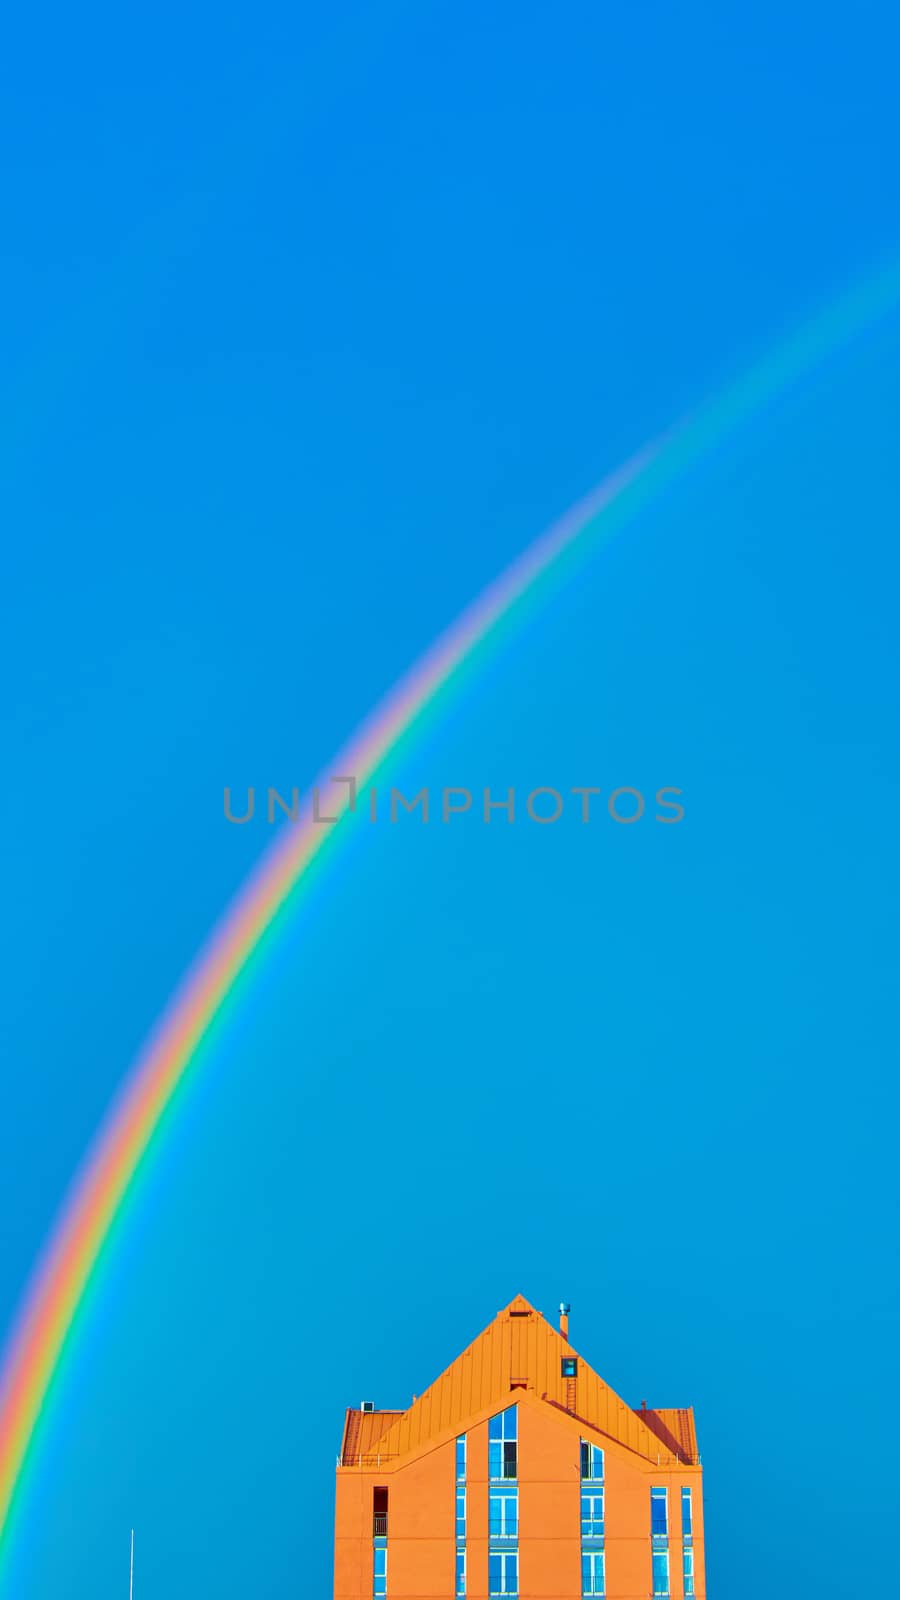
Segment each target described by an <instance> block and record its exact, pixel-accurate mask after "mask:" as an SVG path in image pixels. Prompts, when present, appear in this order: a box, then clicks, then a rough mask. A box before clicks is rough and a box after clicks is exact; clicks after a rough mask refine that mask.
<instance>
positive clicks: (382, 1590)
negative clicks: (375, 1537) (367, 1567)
mask: <svg viewBox="0 0 900 1600" xmlns="http://www.w3.org/2000/svg"><path fill="white" fill-rule="evenodd" d="M373 1569H374V1574H375V1576H374V1579H373V1583H372V1593H373V1595H375V1596H380V1595H386V1594H387V1549H386V1548H385V1546H384V1545H383V1544H382V1545H376V1546H375V1549H374V1551H373Z"/></svg>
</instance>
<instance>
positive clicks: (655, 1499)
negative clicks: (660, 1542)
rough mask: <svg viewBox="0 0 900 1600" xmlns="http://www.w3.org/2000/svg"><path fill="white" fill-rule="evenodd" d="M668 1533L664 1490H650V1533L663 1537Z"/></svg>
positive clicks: (667, 1515)
mask: <svg viewBox="0 0 900 1600" xmlns="http://www.w3.org/2000/svg"><path fill="white" fill-rule="evenodd" d="M668 1531H669V1514H668V1507H667V1501H666V1491H665V1489H651V1490H650V1532H651V1533H655V1534H662V1535H665V1534H666V1533H668Z"/></svg>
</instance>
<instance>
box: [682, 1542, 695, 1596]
mask: <svg viewBox="0 0 900 1600" xmlns="http://www.w3.org/2000/svg"><path fill="white" fill-rule="evenodd" d="M684 1592H685V1594H686V1595H689V1594H693V1592H694V1552H693V1550H685V1552H684Z"/></svg>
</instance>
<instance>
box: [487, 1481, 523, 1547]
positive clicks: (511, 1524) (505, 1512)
mask: <svg viewBox="0 0 900 1600" xmlns="http://www.w3.org/2000/svg"><path fill="white" fill-rule="evenodd" d="M518 1531H519V1494H518V1490H517V1489H512V1490H510V1489H492V1490H491V1491H490V1497H489V1502H488V1532H489V1534H490V1536H491V1538H492V1539H515V1538H516V1536H517V1534H518Z"/></svg>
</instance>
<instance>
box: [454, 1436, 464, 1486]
mask: <svg viewBox="0 0 900 1600" xmlns="http://www.w3.org/2000/svg"><path fill="white" fill-rule="evenodd" d="M465 1475H466V1436H465V1434H464V1433H461V1434H460V1436H459V1438H458V1439H457V1441H456V1476H457V1478H464V1477H465Z"/></svg>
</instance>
